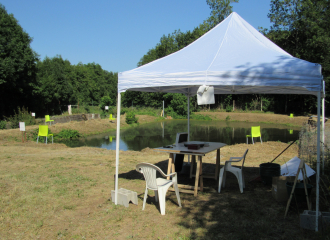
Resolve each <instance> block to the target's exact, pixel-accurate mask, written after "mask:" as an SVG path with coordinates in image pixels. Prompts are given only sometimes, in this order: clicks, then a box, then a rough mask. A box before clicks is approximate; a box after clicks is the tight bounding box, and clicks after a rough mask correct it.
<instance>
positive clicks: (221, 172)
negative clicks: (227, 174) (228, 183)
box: [218, 168, 224, 193]
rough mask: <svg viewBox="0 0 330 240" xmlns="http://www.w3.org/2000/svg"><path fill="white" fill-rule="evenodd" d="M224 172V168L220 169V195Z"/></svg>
mask: <svg viewBox="0 0 330 240" xmlns="http://www.w3.org/2000/svg"><path fill="white" fill-rule="evenodd" d="M223 170H224V168H221V169H220V173H219V186H218V193H220V191H221V185H222V178H223Z"/></svg>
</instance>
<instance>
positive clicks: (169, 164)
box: [167, 153, 174, 180]
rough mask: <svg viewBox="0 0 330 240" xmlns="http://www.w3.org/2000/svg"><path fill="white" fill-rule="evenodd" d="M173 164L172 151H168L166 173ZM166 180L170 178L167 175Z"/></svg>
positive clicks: (168, 172) (169, 171)
mask: <svg viewBox="0 0 330 240" xmlns="http://www.w3.org/2000/svg"><path fill="white" fill-rule="evenodd" d="M172 165H173V166H174V164H173V153H170V155H169V158H168V165H167V175H168V174H170V173H171V168H173V167H172ZM167 180H170V177H167Z"/></svg>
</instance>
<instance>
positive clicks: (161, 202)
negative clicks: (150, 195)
mask: <svg viewBox="0 0 330 240" xmlns="http://www.w3.org/2000/svg"><path fill="white" fill-rule="evenodd" d="M166 191H167V189H164V188H163V189H159V190H158V198H159V208H160V214H162V215H165V202H166V199H165V198H166Z"/></svg>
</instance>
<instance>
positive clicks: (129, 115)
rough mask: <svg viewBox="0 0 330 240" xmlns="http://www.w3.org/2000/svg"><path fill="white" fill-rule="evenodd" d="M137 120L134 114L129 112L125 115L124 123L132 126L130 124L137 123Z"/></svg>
mask: <svg viewBox="0 0 330 240" xmlns="http://www.w3.org/2000/svg"><path fill="white" fill-rule="evenodd" d="M137 122H138V119H137V118H136V117H135V114H134V113H133V112H129V113H127V114H126V123H127V124H132V123H137Z"/></svg>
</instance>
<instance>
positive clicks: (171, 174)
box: [161, 172, 177, 177]
mask: <svg viewBox="0 0 330 240" xmlns="http://www.w3.org/2000/svg"><path fill="white" fill-rule="evenodd" d="M161 174H162V175H163V177H170V176H174V175H177V172H174V173H170V174H167V175H166V174H164V173H161Z"/></svg>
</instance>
